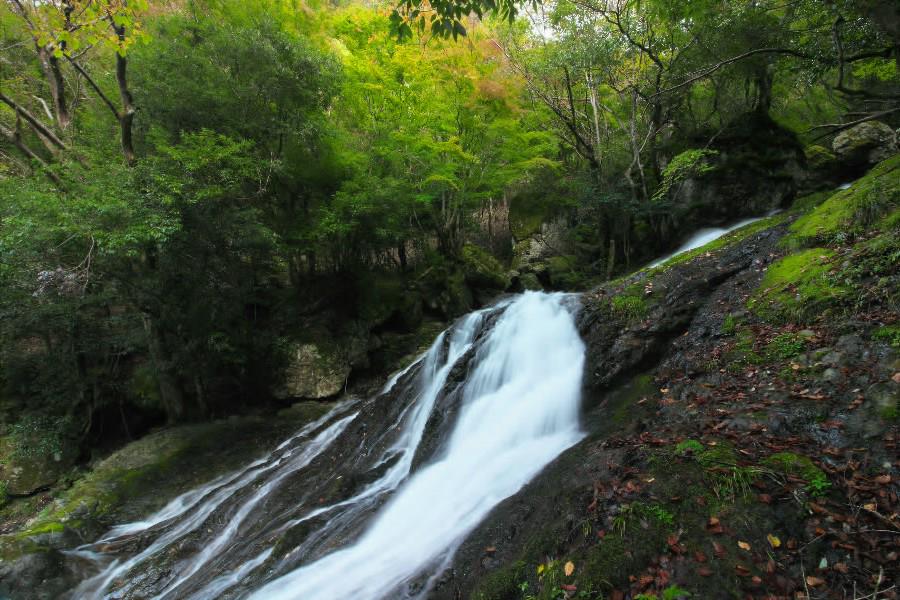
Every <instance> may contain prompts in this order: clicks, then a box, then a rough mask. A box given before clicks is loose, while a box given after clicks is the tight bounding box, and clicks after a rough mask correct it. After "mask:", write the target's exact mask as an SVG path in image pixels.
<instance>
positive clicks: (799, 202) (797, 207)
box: [791, 190, 836, 214]
mask: <svg viewBox="0 0 900 600" xmlns="http://www.w3.org/2000/svg"><path fill="white" fill-rule="evenodd" d="M835 193H836V192H835V190H823V191H821V192H815V193H814V194H808V195H806V196H800V197H799V198H797V199H796V200H794V203H793V204H792V205H791V212H792V213H799V214H804V213H808V212H809V211H811V210H815V208H816V207H817V206H819V205H820V204H822V203H823V202H825V201H826V200H828V199H829V198H831V197H832V196H833V195H834V194H835Z"/></svg>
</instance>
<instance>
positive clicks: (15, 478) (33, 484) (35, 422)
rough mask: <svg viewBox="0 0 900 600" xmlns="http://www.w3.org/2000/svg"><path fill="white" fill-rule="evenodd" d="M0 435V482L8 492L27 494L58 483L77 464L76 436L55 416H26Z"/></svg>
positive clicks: (18, 494) (8, 493)
mask: <svg viewBox="0 0 900 600" xmlns="http://www.w3.org/2000/svg"><path fill="white" fill-rule="evenodd" d="M16 426H17V427H18V429H14V433H13V434H12V435H9V436H5V437H3V438H0V486H2V488H3V499H4V500H5V498H6V496H7V495H9V496H28V495H31V494H34V493H35V492H38V491H40V490H44V489H47V488H49V487H50V486H52V485H53V484H54V483H56V482H57V481H58V480H59V479H60V478H61V477H62V476H63V475H64V474H65V473H66V472H68V471H69V470H70V469H71V468H72V466H73V465H74V464H75V461H76V459H77V458H78V454H79V446H78V443H77V440H76V439H75V438H74V437H72V436H71V435H69V432H68V431H67V430H66V429H65V427H63V429H60V428H59V427H57V426H56V425H55V424H53V420H52V419H30V420H29V419H26V420H23V421H21V422H20V423H18V424H17V425H16Z"/></svg>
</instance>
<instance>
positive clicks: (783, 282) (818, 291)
mask: <svg viewBox="0 0 900 600" xmlns="http://www.w3.org/2000/svg"><path fill="white" fill-rule="evenodd" d="M834 256H835V255H834V252H832V251H831V250H828V249H825V248H811V249H808V250H804V251H802V252H798V253H795V254H790V255H788V256H786V257H784V258H782V259H781V260H779V261H777V262H775V263H773V264H772V265H771V266H770V267H769V268H768V270H767V271H766V275H765V277H763V280H762V282H761V283H760V286H759V288H758V289H757V291H756V292H755V293H754V294H753V296H752V297H751V298H750V300H749V301H748V303H747V306H748V308H750V310H752V311H753V312H754V313H756V314H757V315H759V316H761V317H763V318H766V319H770V320H773V321H776V322H786V321H792V320H797V321H804V320H807V319H809V318H811V317H812V316H814V315H818V314H821V313H822V311H823V310H826V309H828V308H829V307H831V306H833V305H834V304H836V303H837V302H838V301H839V300H841V299H842V298H844V297H846V295H847V293H848V291H849V290H848V289H847V288H846V287H844V286H843V285H841V284H839V283H837V282H836V281H835V280H834V279H835V278H834V277H833V276H832V274H831V272H832V265H831V261H832V260H833V259H834Z"/></svg>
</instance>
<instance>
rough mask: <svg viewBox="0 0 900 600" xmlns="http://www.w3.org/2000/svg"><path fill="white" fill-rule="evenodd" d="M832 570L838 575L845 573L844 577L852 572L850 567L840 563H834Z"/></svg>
mask: <svg viewBox="0 0 900 600" xmlns="http://www.w3.org/2000/svg"><path fill="white" fill-rule="evenodd" d="M832 568H833V569H834V570H835V571H837V572H838V573H843V574H844V575H846V574H847V573H849V572H850V567H848V566H847V565H846V564H845V563H840V562H839V563H834V564H833V565H832Z"/></svg>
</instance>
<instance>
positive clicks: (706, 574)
mask: <svg viewBox="0 0 900 600" xmlns="http://www.w3.org/2000/svg"><path fill="white" fill-rule="evenodd" d="M697 574H698V575H700V576H701V577H709V576H711V575H712V574H713V572H712V569H710V568H709V567H700V568H699V569H697Z"/></svg>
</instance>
